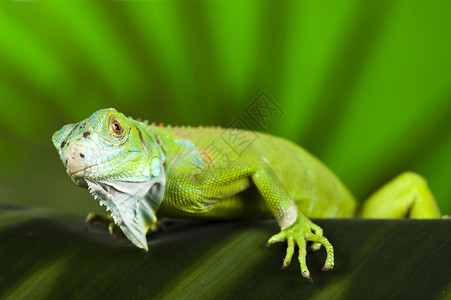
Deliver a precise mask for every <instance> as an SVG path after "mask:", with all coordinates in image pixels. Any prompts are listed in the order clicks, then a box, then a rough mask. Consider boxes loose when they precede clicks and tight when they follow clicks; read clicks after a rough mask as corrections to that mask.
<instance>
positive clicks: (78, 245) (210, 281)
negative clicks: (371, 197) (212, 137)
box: [0, 206, 451, 299]
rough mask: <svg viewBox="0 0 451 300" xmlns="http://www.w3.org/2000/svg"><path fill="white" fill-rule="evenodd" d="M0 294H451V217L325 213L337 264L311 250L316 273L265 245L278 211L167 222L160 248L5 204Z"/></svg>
mask: <svg viewBox="0 0 451 300" xmlns="http://www.w3.org/2000/svg"><path fill="white" fill-rule="evenodd" d="M2 208H3V209H2V210H1V214H0V241H2V242H1V243H0V257H1V262H0V264H1V270H2V272H1V273H0V274H1V275H0V295H2V296H7V298H12V299H17V298H24V297H32V298H35V297H40V298H48V297H50V298H60V299H62V298H67V297H68V296H69V297H75V298H85V297H89V298H99V297H100V298H167V299H179V298H188V299H211V298H215V299H218V298H219V299H221V298H247V299H250V298H255V299H261V298H271V299H275V298H278V299H294V298H301V297H308V298H309V299H310V298H312V297H313V298H321V299H329V298H333V299H337V298H338V299H340V298H352V299H355V298H378V299H380V298H406V299H407V298H409V299H412V298H415V299H426V298H427V299H431V298H432V299H434V298H437V299H438V298H446V297H449V293H450V292H451V289H450V288H451V268H450V267H451V258H450V253H451V237H450V235H449V233H450V232H451V220H357V219H337V220H328V219H323V220H316V222H317V223H318V224H319V225H321V226H322V227H323V229H324V231H325V233H326V235H327V237H328V238H329V240H330V241H331V242H332V243H333V245H334V247H335V262H336V265H335V269H334V270H332V271H331V272H321V271H320V270H321V267H322V265H323V263H324V260H325V253H324V251H323V250H321V251H319V252H317V253H309V254H308V256H307V262H308V266H309V268H310V271H311V273H312V277H313V279H314V283H313V284H309V283H308V282H307V281H306V280H305V279H303V278H302V277H301V276H300V272H299V265H298V264H297V262H296V261H295V260H294V261H293V263H292V265H291V266H290V267H289V268H288V269H287V270H280V266H281V263H282V258H283V256H284V252H285V246H284V245H282V244H280V245H274V246H272V247H271V248H265V247H264V245H265V242H266V240H267V238H268V237H269V236H270V235H271V234H274V233H275V232H276V231H277V225H276V223H275V222H274V221H273V220H257V221H236V222H174V221H167V222H166V223H167V232H157V233H154V234H151V235H150V237H149V240H150V251H149V253H145V252H144V251H142V250H140V249H138V248H136V247H134V246H133V245H132V244H131V243H130V242H129V241H128V240H127V239H126V238H125V237H123V236H122V235H119V236H118V239H117V242H116V244H113V243H112V241H111V238H110V237H109V235H108V232H107V230H106V229H105V228H103V227H102V226H101V225H99V224H98V225H94V226H93V227H92V228H91V229H90V231H89V232H88V233H85V232H83V228H84V224H83V220H82V219H78V218H74V217H71V216H64V215H58V214H55V213H54V212H51V211H48V210H41V209H29V208H17V207H6V206H3V207H2Z"/></svg>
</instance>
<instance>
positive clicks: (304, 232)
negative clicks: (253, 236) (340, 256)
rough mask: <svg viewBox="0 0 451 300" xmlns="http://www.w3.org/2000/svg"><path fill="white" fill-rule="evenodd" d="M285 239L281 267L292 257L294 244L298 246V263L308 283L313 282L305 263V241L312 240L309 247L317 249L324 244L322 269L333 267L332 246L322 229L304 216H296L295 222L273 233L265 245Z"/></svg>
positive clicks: (284, 266) (288, 262)
mask: <svg viewBox="0 0 451 300" xmlns="http://www.w3.org/2000/svg"><path fill="white" fill-rule="evenodd" d="M285 240H286V241H287V244H288V246H287V253H286V255H285V259H284V260H283V264H282V269H284V268H286V267H288V266H289V265H290V263H291V258H292V257H293V253H294V248H295V244H297V246H298V247H299V257H298V259H299V264H300V265H301V274H302V276H303V277H304V278H306V279H307V280H308V281H309V282H310V283H313V280H312V277H310V271H309V270H308V268H307V264H306V255H307V249H306V248H307V242H309V241H310V242H313V244H312V246H311V248H313V250H318V249H319V248H320V247H321V245H322V246H324V248H325V249H326V252H327V258H326V263H325V264H324V267H323V269H322V270H323V271H328V270H331V269H332V268H333V267H334V248H333V247H332V245H331V244H330V243H329V241H328V240H327V238H325V237H324V236H323V230H322V229H321V228H320V227H319V226H318V225H315V224H313V223H312V222H311V221H310V220H309V219H307V218H306V217H305V216H298V218H297V219H296V221H295V223H294V224H293V225H291V226H290V227H288V228H286V229H283V230H281V231H280V232H279V233H278V234H276V235H273V236H272V237H271V238H270V239H269V240H268V242H267V243H266V246H267V247H268V246H270V245H271V244H274V243H278V242H283V241H285Z"/></svg>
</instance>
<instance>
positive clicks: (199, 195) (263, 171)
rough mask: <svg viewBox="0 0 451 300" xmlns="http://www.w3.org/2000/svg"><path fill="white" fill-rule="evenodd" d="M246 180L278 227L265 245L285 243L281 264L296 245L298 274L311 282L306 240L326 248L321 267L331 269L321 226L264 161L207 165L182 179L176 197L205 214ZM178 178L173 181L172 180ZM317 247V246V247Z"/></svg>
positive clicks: (329, 250)
mask: <svg viewBox="0 0 451 300" xmlns="http://www.w3.org/2000/svg"><path fill="white" fill-rule="evenodd" d="M249 180H252V182H253V183H254V184H255V186H256V187H257V189H258V191H259V192H260V194H261V195H262V196H263V198H264V201H265V203H266V205H267V206H268V208H269V210H270V211H271V212H272V213H273V215H274V216H275V218H276V219H277V222H278V223H279V226H280V228H281V232H280V233H278V234H276V235H274V236H272V237H271V238H270V239H269V240H268V243H267V245H270V244H273V243H277V242H283V241H287V243H288V247H287V252H286V256H285V259H284V262H283V266H282V267H287V266H288V265H289V264H290V262H291V258H292V256H293V253H294V248H295V245H297V246H298V247H299V263H300V266H301V274H302V276H303V277H305V278H306V279H308V280H309V281H310V282H312V279H311V277H310V272H309V270H308V268H307V265H306V243H307V242H308V241H311V242H314V243H317V245H319V244H321V245H323V246H324V247H325V249H326V251H327V259H326V263H325V265H324V267H323V270H330V269H332V268H333V266H334V256H333V247H332V245H331V244H330V243H329V241H328V240H327V238H325V237H323V235H322V233H323V232H322V229H321V228H320V227H318V226H317V225H315V224H313V223H312V222H311V221H310V220H309V219H308V218H307V217H306V216H305V215H304V214H303V213H302V212H301V211H300V210H299V209H298V208H297V206H296V204H295V203H294V201H293V199H291V198H290V196H289V195H288V193H287V192H286V191H285V189H284V188H283V186H282V184H281V183H280V181H279V179H278V178H277V177H276V176H275V174H274V172H273V171H272V170H271V168H270V167H269V166H268V165H267V164H266V163H264V162H259V161H257V162H231V163H229V164H228V165H227V166H226V167H223V168H218V167H213V166H212V167H209V168H207V169H206V170H204V171H203V172H201V173H198V174H197V175H195V176H192V178H191V179H189V180H186V179H183V181H182V182H183V185H182V186H183V188H182V189H181V190H179V191H177V193H178V196H177V197H180V196H181V195H180V193H184V195H183V196H182V197H184V198H187V199H191V201H193V203H195V205H193V206H197V207H205V211H204V213H206V214H208V209H210V208H212V206H213V205H214V204H212V203H213V202H212V201H214V200H216V201H220V199H224V198H226V197H230V196H232V195H234V194H237V193H239V192H240V191H242V190H243V189H245V188H246V187H247V186H249ZM177 181H178V180H174V179H173V180H172V182H177ZM300 184H302V183H300ZM187 185H189V188H188V187H187ZM178 186H180V184H179V185H178ZM197 202H200V203H197ZM316 248H318V247H317V246H316Z"/></svg>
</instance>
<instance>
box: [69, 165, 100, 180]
mask: <svg viewBox="0 0 451 300" xmlns="http://www.w3.org/2000/svg"><path fill="white" fill-rule="evenodd" d="M98 165H100V164H95V165H92V166H88V167H84V168H82V169H79V170H76V171H72V172H71V171H70V169H69V168H67V171H68V173H69V176H70V177H71V178H73V179H80V178H85V177H86V176H84V175H85V173H86V171H87V170H90V169H91V168H93V167H96V166H98ZM79 173H81V174H79Z"/></svg>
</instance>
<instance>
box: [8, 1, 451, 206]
mask: <svg viewBox="0 0 451 300" xmlns="http://www.w3.org/2000/svg"><path fill="white" fill-rule="evenodd" d="M450 15H451V2H449V1H410V0H409V1H408V0H403V1H388V0H381V1H357V0H345V1H336V2H327V3H325V2H321V1H190V2H188V1H183V2H182V1H156V2H153V1H148V2H107V1H96V2H92V1H89V2H88V1H82V2H78V1H77V2H75V1H74V2H72V3H61V1H42V2H40V1H38V2H14V1H4V2H1V3H0V108H1V109H0V126H1V128H2V130H1V131H0V154H1V155H0V190H1V196H0V201H2V202H20V203H28V204H32V205H38V206H47V207H53V208H56V209H61V210H65V211H72V212H74V213H77V214H80V215H83V214H85V213H86V212H87V211H88V210H90V211H102V209H100V208H99V207H98V204H97V203H96V202H95V201H94V200H93V199H92V197H91V196H90V195H89V194H88V193H87V191H85V190H82V189H79V188H76V187H75V186H74V185H73V183H72V182H71V181H70V179H69V178H68V177H67V176H66V174H65V172H64V168H63V166H62V164H61V162H60V161H59V159H58V156H57V153H56V151H55V150H54V149H53V146H52V144H51V140H50V138H51V135H52V133H53V132H54V131H56V130H58V129H59V128H60V127H61V126H62V125H64V124H66V123H74V122H78V121H80V120H82V119H84V118H86V117H88V116H89V115H90V114H91V113H92V112H94V111H95V110H97V109H100V108H104V107H115V108H117V109H118V110H120V111H122V112H124V113H125V114H127V115H131V116H134V117H141V118H145V119H149V120H151V121H156V122H165V123H171V124H189V125H200V124H203V125H210V124H214V125H222V126H227V125H228V124H230V122H232V121H233V120H234V119H235V118H236V117H237V116H239V115H242V114H243V113H245V109H246V107H248V106H249V104H250V103H252V101H253V100H254V99H255V97H256V96H257V95H259V94H260V92H261V91H263V90H264V91H266V92H267V93H268V94H269V95H270V96H271V97H272V99H273V100H274V101H276V102H277V103H278V104H279V106H280V107H281V108H282V109H283V115H282V116H281V117H273V118H270V120H268V126H267V127H266V128H265V130H266V131H268V132H270V133H273V134H276V135H280V136H284V137H286V138H289V139H291V140H294V141H295V142H297V143H299V144H300V145H303V146H304V147H305V148H306V149H308V150H310V151H311V152H312V153H313V154H315V155H316V156H318V157H319V158H320V159H321V160H323V161H324V162H325V163H326V164H327V165H328V166H330V168H331V169H332V170H333V171H334V172H335V173H337V175H338V176H339V177H340V178H342V180H343V181H344V182H345V183H346V184H347V185H348V186H349V187H350V189H351V190H352V191H353V193H354V194H355V195H356V196H357V198H359V199H360V200H363V199H364V198H365V197H367V196H368V195H369V194H370V193H371V192H372V191H374V190H375V189H376V188H377V187H379V186H380V185H382V184H383V183H384V182H387V181H388V180H390V179H391V178H393V177H394V176H396V175H397V174H399V173H401V172H403V171H406V170H413V171H417V172H419V173H421V174H422V175H423V176H425V177H426V178H427V179H428V181H429V184H430V187H431V189H432V191H433V192H434V194H435V195H436V197H437V199H438V201H439V203H440V207H441V210H442V212H443V213H447V214H451V184H450V183H449V181H450V178H451V158H450V153H451V130H450V129H451V123H450V122H449V120H450V116H451V58H450V53H451V39H450V38H449V37H450V31H451V18H450V17H449V16H450ZM281 159H282V158H281ZM300 184H301V183H300Z"/></svg>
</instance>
